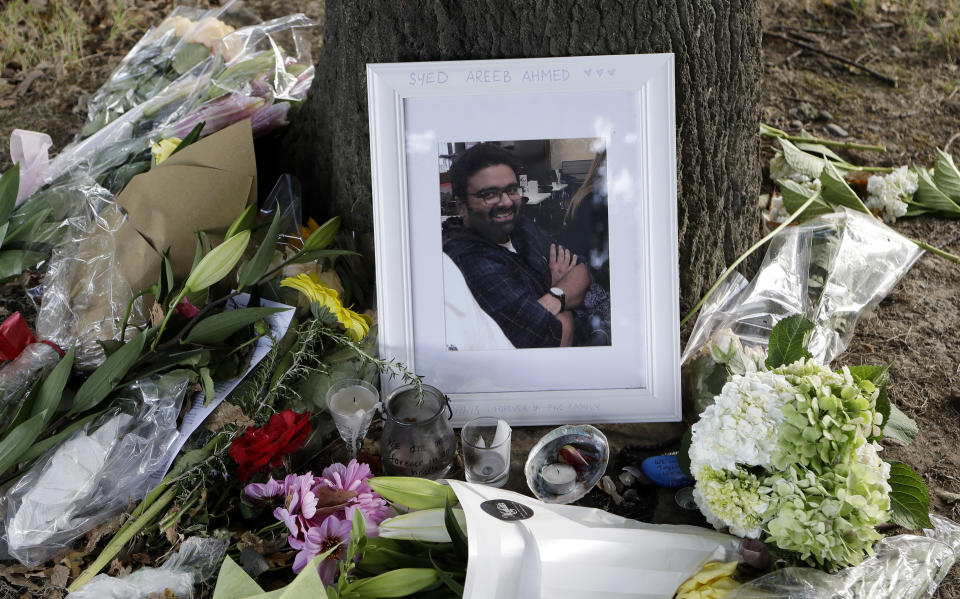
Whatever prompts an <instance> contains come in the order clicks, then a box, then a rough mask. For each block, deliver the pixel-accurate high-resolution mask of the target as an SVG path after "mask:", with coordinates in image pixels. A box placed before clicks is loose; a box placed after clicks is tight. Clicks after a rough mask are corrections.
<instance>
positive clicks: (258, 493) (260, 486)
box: [243, 476, 286, 501]
mask: <svg viewBox="0 0 960 599" xmlns="http://www.w3.org/2000/svg"><path fill="white" fill-rule="evenodd" d="M285 491H286V486H285V485H284V484H283V483H282V482H280V481H278V480H274V478H273V477H272V476H271V477H270V478H269V479H268V480H267V482H265V483H250V484H249V485H247V486H246V487H244V488H243V496H244V497H246V498H247V499H249V500H250V501H264V500H267V499H273V498H274V497H282V496H283V495H284V494H285Z"/></svg>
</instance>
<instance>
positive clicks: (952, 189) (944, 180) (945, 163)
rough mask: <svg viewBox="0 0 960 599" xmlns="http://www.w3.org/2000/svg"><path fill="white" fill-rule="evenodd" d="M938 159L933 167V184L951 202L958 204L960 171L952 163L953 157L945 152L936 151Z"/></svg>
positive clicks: (959, 199) (959, 202) (959, 197)
mask: <svg viewBox="0 0 960 599" xmlns="http://www.w3.org/2000/svg"><path fill="white" fill-rule="evenodd" d="M937 154H938V155H939V158H937V163H936V164H935V165H933V182H934V183H935V184H936V185H937V188H938V189H940V191H942V192H943V193H944V195H946V196H947V197H949V198H950V199H951V200H953V201H954V203H956V204H960V171H958V170H957V165H955V164H954V163H953V157H952V156H950V154H947V153H946V152H943V151H941V150H939V149H938V150H937Z"/></svg>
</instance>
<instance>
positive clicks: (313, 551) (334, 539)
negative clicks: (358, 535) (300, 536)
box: [293, 516, 352, 584]
mask: <svg viewBox="0 0 960 599" xmlns="http://www.w3.org/2000/svg"><path fill="white" fill-rule="evenodd" d="M351 526H352V525H351V523H350V521H349V520H341V519H339V518H337V517H336V516H327V518H326V519H325V520H324V521H323V523H322V524H321V525H320V526H315V527H312V528H310V530H308V531H307V533H306V535H305V536H306V539H305V541H304V544H303V548H302V549H300V551H299V552H298V553H297V557H296V558H294V560H293V571H294V572H296V573H299V572H300V571H301V570H303V569H304V568H305V567H306V566H307V564H309V563H310V560H312V559H313V558H315V557H317V556H318V555H320V554H322V553H324V552H326V551H327V550H329V549H331V548H333V547H337V549H336V550H335V551H333V553H331V554H330V555H329V556H327V558H326V559H324V560H323V561H322V562H320V565H318V566H317V572H318V573H319V574H320V579H321V580H323V583H324V584H331V583H333V580H334V578H336V575H337V564H338V563H339V562H340V561H341V560H342V559H343V558H344V557H345V556H346V554H347V552H346V548H347V545H348V544H349V543H350V529H351ZM338 545H339V547H338Z"/></svg>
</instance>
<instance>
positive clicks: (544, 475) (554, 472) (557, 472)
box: [540, 463, 577, 495]
mask: <svg viewBox="0 0 960 599" xmlns="http://www.w3.org/2000/svg"><path fill="white" fill-rule="evenodd" d="M540 480H541V481H543V488H544V489H546V490H547V491H549V492H551V493H553V494H554V495H565V494H567V493H569V492H570V491H572V490H573V486H574V485H575V484H576V482H577V471H576V470H574V469H573V466H568V465H567V464H559V463H558V464H547V465H546V466H544V467H543V468H541V469H540Z"/></svg>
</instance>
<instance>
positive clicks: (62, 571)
mask: <svg viewBox="0 0 960 599" xmlns="http://www.w3.org/2000/svg"><path fill="white" fill-rule="evenodd" d="M68 580H70V568H68V567H66V566H64V565H63V564H57V565H56V566H54V567H53V571H52V572H51V573H50V584H52V585H53V586H55V587H61V588H64V587H66V586H67V581H68Z"/></svg>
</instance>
